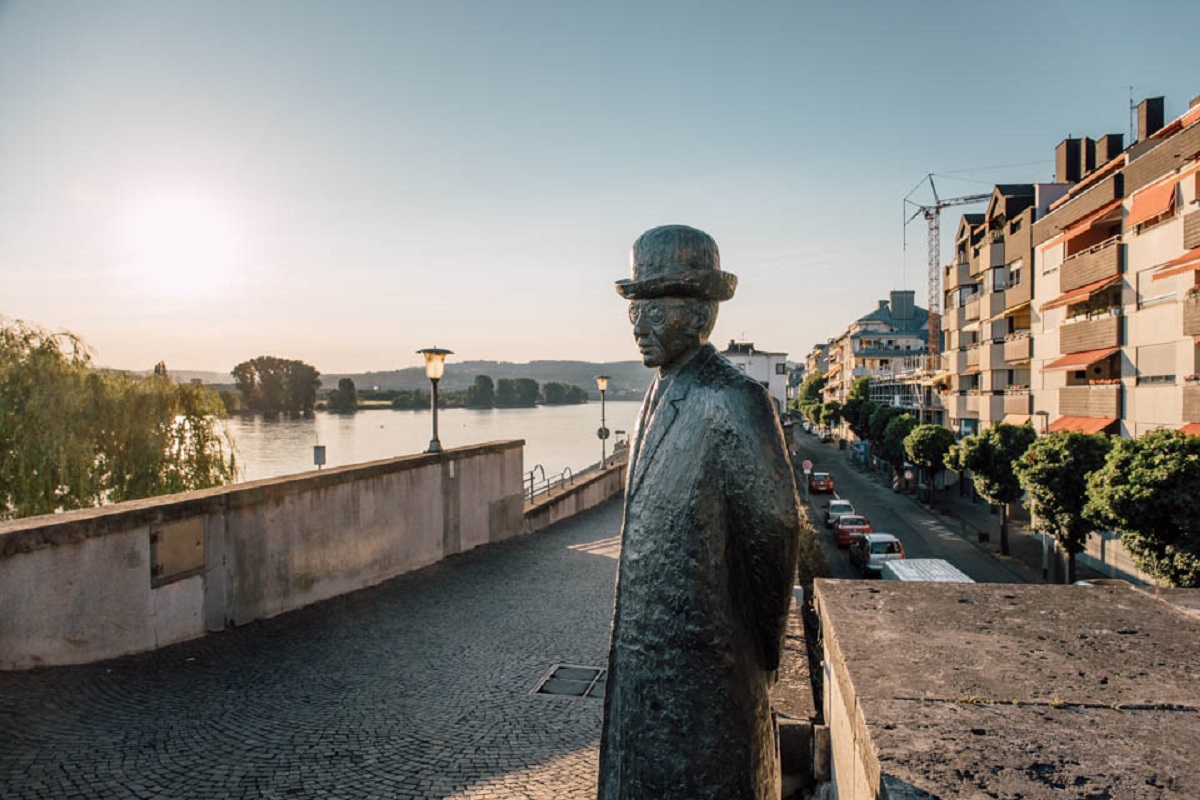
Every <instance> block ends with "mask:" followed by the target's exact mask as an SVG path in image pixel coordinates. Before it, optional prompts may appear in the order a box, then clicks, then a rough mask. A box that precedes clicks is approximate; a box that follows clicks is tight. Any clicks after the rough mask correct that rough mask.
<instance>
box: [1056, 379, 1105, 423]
mask: <svg viewBox="0 0 1200 800" xmlns="http://www.w3.org/2000/svg"><path fill="white" fill-rule="evenodd" d="M1058 413H1059V414H1061V415H1062V416H1064V417H1103V418H1105V419H1116V418H1118V417H1120V416H1121V384H1119V383H1117V384H1107V385H1100V386H1064V387H1062V388H1061V389H1059V390H1058Z"/></svg>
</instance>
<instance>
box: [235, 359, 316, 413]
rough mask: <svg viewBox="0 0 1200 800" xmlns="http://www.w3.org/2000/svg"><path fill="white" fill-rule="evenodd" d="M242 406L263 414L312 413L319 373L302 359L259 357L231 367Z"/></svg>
mask: <svg viewBox="0 0 1200 800" xmlns="http://www.w3.org/2000/svg"><path fill="white" fill-rule="evenodd" d="M232 372H233V379H234V381H235V382H236V383H237V388H238V391H239V392H241V393H242V405H243V406H245V407H246V408H247V409H249V410H251V411H258V412H261V413H264V414H288V415H290V416H299V415H301V414H305V415H307V414H311V413H312V410H313V406H314V405H315V404H316V401H317V388H318V387H319V386H320V385H321V373H319V372H317V370H316V369H314V368H313V367H311V366H309V365H308V364H305V363H304V362H303V361H293V360H291V359H286V358H276V357H275V356H259V357H258V358H252V359H250V360H249V361H243V362H242V363H240V364H238V365H237V366H236V367H234V368H233V370H232Z"/></svg>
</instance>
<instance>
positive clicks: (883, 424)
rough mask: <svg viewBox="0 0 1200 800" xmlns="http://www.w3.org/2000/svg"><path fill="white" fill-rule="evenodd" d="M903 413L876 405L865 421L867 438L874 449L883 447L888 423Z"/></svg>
mask: <svg viewBox="0 0 1200 800" xmlns="http://www.w3.org/2000/svg"><path fill="white" fill-rule="evenodd" d="M903 413H904V412H903V411H902V410H900V409H899V408H896V407H895V406H881V405H876V406H875V408H874V410H873V411H872V412H871V416H870V419H868V421H867V438H868V439H870V441H871V444H873V445H875V446H876V447H880V448H882V447H883V436H884V431H886V430H887V426H888V423H890V422H891V421H892V420H893V419H895V418H896V417H898V416H900V415H901V414H903Z"/></svg>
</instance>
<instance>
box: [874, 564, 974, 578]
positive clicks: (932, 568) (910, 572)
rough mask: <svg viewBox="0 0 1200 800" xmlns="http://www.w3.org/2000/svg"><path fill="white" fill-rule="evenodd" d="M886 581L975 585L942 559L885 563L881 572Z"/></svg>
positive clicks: (960, 571)
mask: <svg viewBox="0 0 1200 800" xmlns="http://www.w3.org/2000/svg"><path fill="white" fill-rule="evenodd" d="M879 574H880V577H882V578H883V579H884V580H885V581H927V582H929V583H974V582H975V581H973V580H971V579H970V578H968V577H967V576H966V574H965V573H964V572H963V571H962V570H960V569H959V568H958V567H956V566H954V565H953V564H951V563H950V562H949V561H943V560H942V559H940V558H906V559H903V560H899V559H898V560H895V561H885V562H883V567H882V568H881V569H880V571H879Z"/></svg>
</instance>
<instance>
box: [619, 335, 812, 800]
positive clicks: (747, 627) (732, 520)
mask: <svg viewBox="0 0 1200 800" xmlns="http://www.w3.org/2000/svg"><path fill="white" fill-rule="evenodd" d="M660 390H661V392H662V394H661V397H660V398H659V400H658V402H657V404H655V402H654V398H655V395H656V393H658V392H659V391H660ZM798 505H799V502H798V498H797V495H796V485H795V478H794V476H793V473H792V470H791V465H790V463H789V461H788V457H787V449H786V446H785V444H784V437H783V432H782V429H781V428H780V426H779V420H778V416H777V415H776V412H775V409H774V407H773V405H772V404H771V400H770V398H769V396H768V395H767V392H766V390H765V389H764V388H763V387H762V386H761V385H760V384H758V383H757V382H755V381H754V380H752V379H750V378H749V377H747V376H746V375H745V374H744V373H743V372H741V371H740V370H738V369H737V368H736V367H734V366H733V365H732V364H730V363H729V362H728V361H727V360H726V359H725V358H724V357H722V356H720V355H719V354H718V353H717V352H716V351H715V350H714V349H713V348H712V347H711V346H709V345H704V346H703V347H701V349H700V350H699V351H698V352H697V353H696V354H695V355H694V356H693V357H692V358H691V359H690V360H689V361H688V362H687V363H686V364H684V365H683V366H681V367H680V368H679V369H678V372H677V373H676V374H674V375H673V376H671V375H669V376H666V377H659V378H656V379H655V381H654V383H653V384H652V385H651V386H650V389H649V391H648V392H647V393H646V400H645V402H643V404H642V412H641V416H640V418H639V420H638V427H637V430H636V432H635V434H634V438H633V443H632V445H631V449H630V463H629V474H628V478H627V484H626V491H625V520H624V524H623V530H622V535H621V561H620V569H619V572H618V578H617V601H616V610H615V612H614V617H613V630H612V647H611V651H610V654H609V661H608V668H609V672H608V683H607V694H606V696H605V707H604V729H603V734H602V738H601V745H600V780H599V797H600V800H617V798H622V799H623V800H671V799H672V798H678V800H704V799H705V798H714V800H715V798H739V799H742V798H744V799H745V800H752V799H753V800H765V799H766V798H777V797H778V796H779V770H778V765H777V763H776V752H777V747H776V742H775V730H774V726H773V724H772V721H771V717H770V706H769V700H768V696H767V692H768V688H769V686H770V684H771V682H772V680H773V676H774V670H775V669H776V668H777V667H778V664H779V655H780V648H781V646H782V639H783V631H784V627H785V624H786V617H787V609H788V604H789V602H790V599H791V588H792V583H793V577H794V575H795V562H796V549H797V542H798V536H799V534H800V521H799V508H798Z"/></svg>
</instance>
